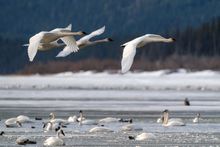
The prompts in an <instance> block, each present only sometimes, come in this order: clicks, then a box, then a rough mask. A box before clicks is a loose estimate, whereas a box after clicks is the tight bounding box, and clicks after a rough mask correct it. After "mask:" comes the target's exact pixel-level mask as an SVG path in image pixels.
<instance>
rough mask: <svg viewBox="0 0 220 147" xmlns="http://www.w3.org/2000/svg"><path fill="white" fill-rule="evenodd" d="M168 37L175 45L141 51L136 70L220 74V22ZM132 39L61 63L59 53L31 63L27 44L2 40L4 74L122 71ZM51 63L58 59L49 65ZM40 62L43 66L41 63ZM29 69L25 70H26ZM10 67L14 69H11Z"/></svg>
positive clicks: (90, 49) (40, 56)
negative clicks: (125, 47) (126, 44)
mask: <svg viewBox="0 0 220 147" xmlns="http://www.w3.org/2000/svg"><path fill="white" fill-rule="evenodd" d="M162 35H163V36H165V37H174V38H176V40H177V41H176V42H175V43H172V44H164V43H156V44H149V45H147V46H146V47H144V48H142V49H138V50H137V55H136V57H135V63H134V66H133V68H132V69H138V70H156V69H162V68H172V69H176V68H187V69H193V70H196V69H198V70H202V69H214V70H220V58H219V55H220V18H216V19H214V20H212V21H211V22H209V23H205V24H203V25H201V26H200V27H197V28H192V27H188V28H186V29H185V30H184V31H180V30H171V31H168V32H166V33H164V34H162ZM126 41H129V39H126V38H125V39H124V40H120V39H119V40H117V38H115V41H114V42H112V43H111V42H110V43H106V44H102V45H98V46H94V47H88V48H85V49H82V50H81V51H79V52H78V53H75V54H72V55H70V56H68V57H67V58H64V59H60V58H59V59H57V58H55V55H56V54H57V53H58V52H59V50H58V49H57V50H52V51H48V52H44V53H43V52H39V53H38V55H37V57H36V59H35V62H33V63H29V62H28V57H27V51H26V49H27V48H26V47H22V46H21V44H22V43H24V41H23V40H8V39H3V38H1V37H0V45H1V54H0V56H1V57H0V64H1V69H0V70H1V73H14V72H18V71H19V73H55V72H62V71H78V70H97V71H103V70H111V69H120V59H121V55H122V51H123V48H120V44H121V43H123V42H126ZM48 59H54V60H53V61H49V60H48ZM38 61H39V62H38ZM24 66H25V67H24ZM8 67H10V68H8Z"/></svg>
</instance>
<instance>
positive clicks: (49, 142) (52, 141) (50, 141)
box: [43, 127, 65, 146]
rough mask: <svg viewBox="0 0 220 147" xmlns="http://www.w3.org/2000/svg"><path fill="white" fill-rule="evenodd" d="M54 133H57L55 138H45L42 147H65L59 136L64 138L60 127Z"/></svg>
mask: <svg viewBox="0 0 220 147" xmlns="http://www.w3.org/2000/svg"><path fill="white" fill-rule="evenodd" d="M56 131H57V136H56V137H49V138H47V139H46V140H45V141H44V143H43V145H44V146H64V145H65V142H64V141H63V139H61V138H60V135H61V134H62V135H63V136H65V133H64V132H63V130H62V129H61V128H60V127H58V128H57V129H56Z"/></svg>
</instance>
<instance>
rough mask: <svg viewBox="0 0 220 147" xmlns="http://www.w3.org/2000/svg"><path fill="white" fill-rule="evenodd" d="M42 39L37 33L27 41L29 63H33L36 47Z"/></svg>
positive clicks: (41, 35) (40, 34)
mask: <svg viewBox="0 0 220 147" xmlns="http://www.w3.org/2000/svg"><path fill="white" fill-rule="evenodd" d="M42 38H43V34H42V33H39V34H36V35H34V36H33V37H31V38H30V40H29V46H28V57H29V61H31V62H32V61H33V60H34V57H35V56H36V54H37V50H38V47H39V45H40V41H41V39H42Z"/></svg>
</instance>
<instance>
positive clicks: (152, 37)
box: [121, 34, 174, 73]
mask: <svg viewBox="0 0 220 147" xmlns="http://www.w3.org/2000/svg"><path fill="white" fill-rule="evenodd" d="M173 41H174V39H172V38H168V39H167V38H164V37H162V36H160V35H156V34H146V35H144V36H141V37H138V38H136V39H134V40H131V41H129V42H127V43H124V44H123V45H122V46H125V48H124V50H123V55H122V61H121V72H122V73H126V72H128V71H129V69H130V68H131V65H132V63H133V60H134V56H135V54H136V48H140V47H143V46H144V45H146V44H147V43H150V42H167V43H168V42H173Z"/></svg>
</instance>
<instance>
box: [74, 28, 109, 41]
mask: <svg viewBox="0 0 220 147" xmlns="http://www.w3.org/2000/svg"><path fill="white" fill-rule="evenodd" d="M104 31H105V26H103V27H102V28H100V29H98V30H96V31H93V32H92V33H90V34H89V35H86V36H84V37H82V38H81V39H79V40H78V41H79V42H84V41H88V40H90V39H91V38H92V37H95V36H98V35H101V34H102V33H104Z"/></svg>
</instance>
